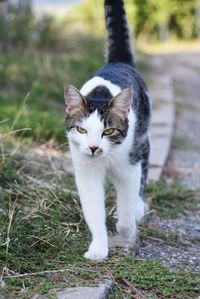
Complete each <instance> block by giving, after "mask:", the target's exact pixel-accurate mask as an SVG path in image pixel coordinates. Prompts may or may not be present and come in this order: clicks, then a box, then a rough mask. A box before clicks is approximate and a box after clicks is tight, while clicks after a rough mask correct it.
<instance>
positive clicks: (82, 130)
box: [76, 127, 87, 134]
mask: <svg viewBox="0 0 200 299" xmlns="http://www.w3.org/2000/svg"><path fill="white" fill-rule="evenodd" d="M76 129H77V131H78V132H79V133H81V134H86V133H87V130H86V129H84V128H81V127H76Z"/></svg>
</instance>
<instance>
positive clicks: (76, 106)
mask: <svg viewBox="0 0 200 299" xmlns="http://www.w3.org/2000/svg"><path fill="white" fill-rule="evenodd" d="M64 97H65V104H66V112H67V114H72V113H76V112H80V113H83V111H84V110H85V108H86V106H87V101H86V99H85V98H84V97H83V96H82V95H81V93H80V91H79V90H78V89H77V88H76V87H74V86H73V85H66V86H65V87H64Z"/></svg>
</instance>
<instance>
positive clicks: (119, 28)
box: [104, 0, 135, 66]
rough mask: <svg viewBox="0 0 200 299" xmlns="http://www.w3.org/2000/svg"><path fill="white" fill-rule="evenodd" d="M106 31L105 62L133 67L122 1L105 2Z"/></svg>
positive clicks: (109, 0) (111, 0)
mask: <svg viewBox="0 0 200 299" xmlns="http://www.w3.org/2000/svg"><path fill="white" fill-rule="evenodd" d="M104 9H105V20H106V29H107V34H108V37H107V51H108V56H107V61H108V63H116V62H123V63H127V64H130V65H132V66H135V62H134V59H133V54H132V50H131V43H130V37H129V29H128V23H127V19H126V12H125V9H124V2H123V0H105V1H104Z"/></svg>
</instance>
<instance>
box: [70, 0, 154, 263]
mask: <svg viewBox="0 0 200 299" xmlns="http://www.w3.org/2000/svg"><path fill="white" fill-rule="evenodd" d="M104 6H105V19H106V28H107V34H108V38H107V40H108V41H107V43H108V58H107V64H106V65H105V66H104V67H103V68H101V69H100V70H98V71H97V72H96V73H95V74H94V76H93V77H92V78H91V79H90V80H89V81H87V82H86V83H85V84H84V85H83V86H82V88H81V89H80V91H79V90H78V89H76V88H75V87H74V86H72V85H68V86H65V103H66V112H67V118H66V125H67V136H68V140H69V145H70V151H71V156H72V160H73V165H74V168H75V178H76V185H77V188H78V192H79V196H80V200H81V205H82V209H83V214H84V217H85V220H86V222H87V225H88V227H89V229H90V232H91V234H92V242H91V244H90V246H89V250H88V251H87V252H86V253H85V257H86V258H89V259H92V260H103V259H105V258H106V257H107V255H108V237H107V231H106V224H105V217H106V215H105V203H104V201H105V196H104V183H105V177H108V178H109V179H110V181H111V182H112V183H113V185H114V187H115V188H116V191H117V217H118V222H117V231H118V233H119V234H120V235H122V236H123V237H125V238H127V239H129V240H134V238H135V236H136V223H137V222H138V221H139V220H140V219H141V218H142V216H143V215H144V202H143V197H144V189H145V184H146V178H147V168H148V157H149V149H150V146H149V135H148V128H149V122H150V114H151V105H150V101H149V97H148V92H147V88H146V85H145V83H144V81H143V79H142V78H141V76H140V75H139V74H138V72H137V71H136V69H135V63H134V60H133V56H132V52H131V46H130V40H129V30H128V25H127V20H126V14H125V10H124V3H123V0H116V1H113V0H105V2H104Z"/></svg>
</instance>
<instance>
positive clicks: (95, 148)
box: [89, 145, 99, 154]
mask: <svg viewBox="0 0 200 299" xmlns="http://www.w3.org/2000/svg"><path fill="white" fill-rule="evenodd" d="M98 148H99V147H98V146H96V145H93V146H89V149H90V150H91V152H92V153H93V154H94V153H95V151H96V150H97V149H98Z"/></svg>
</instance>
